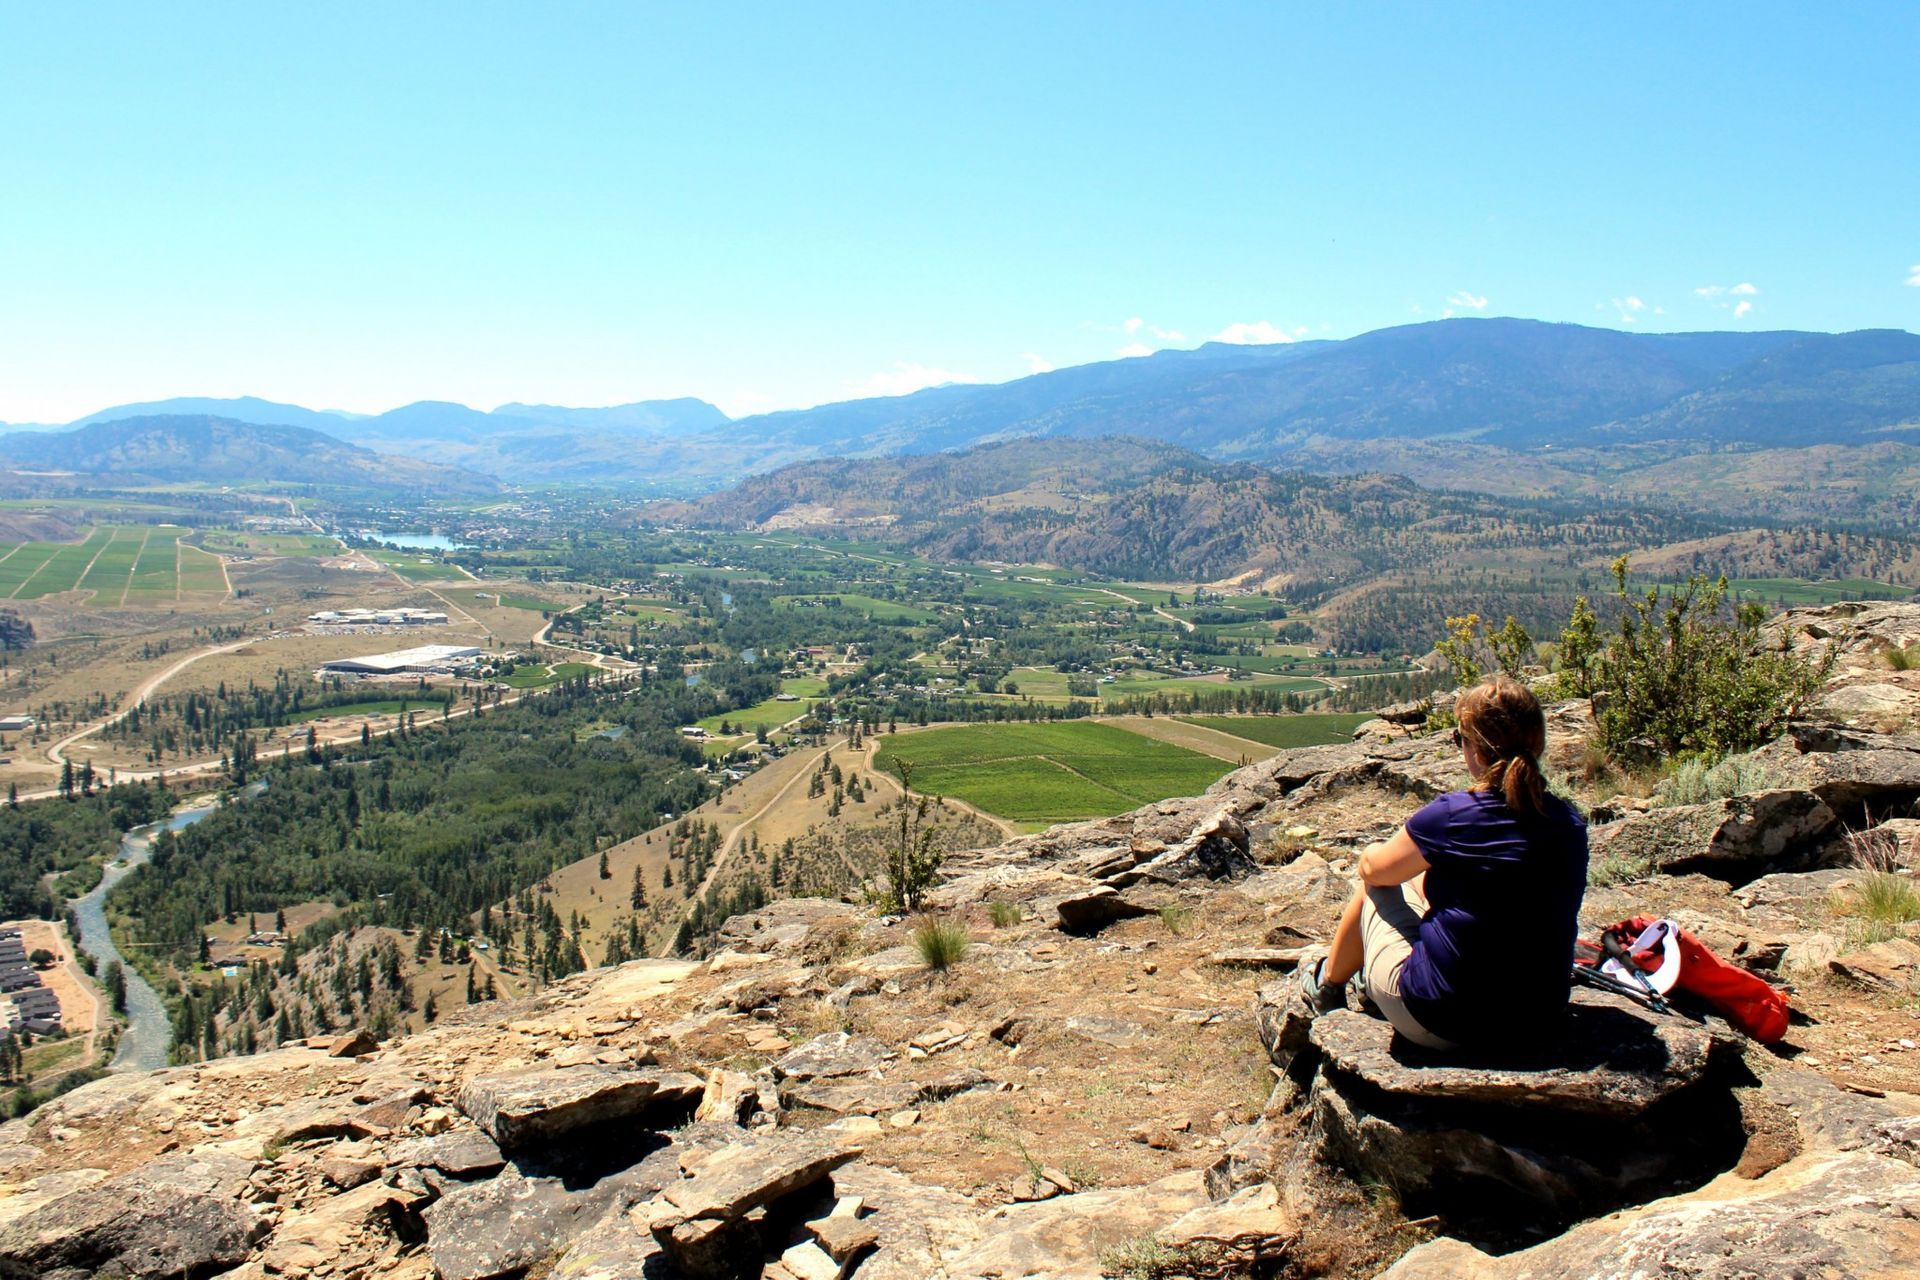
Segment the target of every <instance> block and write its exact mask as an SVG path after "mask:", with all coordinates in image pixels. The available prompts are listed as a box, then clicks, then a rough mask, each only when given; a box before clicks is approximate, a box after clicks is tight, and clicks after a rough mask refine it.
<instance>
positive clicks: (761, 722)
mask: <svg viewBox="0 0 1920 1280" xmlns="http://www.w3.org/2000/svg"><path fill="white" fill-rule="evenodd" d="M826 688H827V682H826V681H824V680H812V679H807V678H804V677H802V678H799V679H793V680H782V681H781V682H780V692H782V693H787V694H792V695H793V696H794V697H796V698H798V699H799V701H797V702H782V701H780V700H779V699H778V698H768V699H767V700H766V701H765V702H758V703H755V704H754V705H753V706H751V707H742V708H741V709H740V710H738V711H728V712H726V713H724V714H722V715H717V716H708V717H707V718H706V719H704V720H699V721H696V722H695V723H697V724H698V725H699V726H700V727H701V728H702V729H705V730H706V731H707V732H708V733H713V734H717V733H719V732H720V726H721V725H722V724H729V725H732V726H733V731H734V734H736V735H739V736H745V735H747V734H751V733H753V732H754V731H756V730H759V729H778V728H779V727H780V726H781V725H783V724H785V723H787V722H788V721H789V720H797V719H799V718H800V717H801V716H803V715H805V714H806V713H807V711H808V709H809V708H811V707H812V706H813V704H814V701H815V699H816V698H818V697H819V695H820V694H822V693H824V692H826ZM729 745H731V744H729Z"/></svg>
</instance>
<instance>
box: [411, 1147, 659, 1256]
mask: <svg viewBox="0 0 1920 1280" xmlns="http://www.w3.org/2000/svg"><path fill="white" fill-rule="evenodd" d="M678 1157H679V1153H678V1151H677V1149H676V1148H673V1147H662V1148H660V1149H659V1150H656V1151H655V1152H654V1153H652V1154H651V1155H649V1156H648V1157H647V1158H646V1159H644V1160H642V1161H641V1162H640V1163H639V1164H637V1165H634V1166H633V1167H631V1168H629V1169H626V1170H622V1171H620V1172H618V1173H614V1174H611V1175H609V1176H607V1177H603V1178H600V1179H598V1180H594V1181H588V1180H586V1179H582V1178H579V1177H576V1176H569V1175H567V1174H565V1173H557V1172H556V1173H551V1174H544V1173H526V1172H522V1171H521V1170H520V1169H518V1168H514V1167H512V1166H509V1167H508V1168H507V1169H506V1170H505V1171H504V1172H502V1173H501V1174H500V1176H499V1177H497V1178H490V1179H488V1180H487V1181H485V1182H476V1183H470V1184H468V1185H465V1186H457V1187H455V1188H453V1189H452V1190H450V1191H448V1193H447V1194H446V1195H445V1196H443V1197H441V1198H440V1199H439V1200H437V1201H435V1202H434V1203H433V1204H432V1205H430V1206H429V1207H428V1208H427V1210H426V1212H425V1213H424V1214H423V1215H422V1217H423V1218H424V1219H425V1221H426V1224H427V1248H428V1251H429V1252H430V1253H431V1254H432V1256H433V1268H434V1274H435V1275H436V1276H437V1277H439V1280H495V1277H499V1276H512V1275H518V1274H520V1273H521V1272H522V1271H524V1270H526V1268H528V1267H530V1266H532V1265H533V1264H534V1263H536V1262H538V1261H540V1260H541V1259H542V1258H546V1257H549V1256H551V1255H552V1254H553V1252H554V1250H555V1247H556V1246H558V1245H562V1244H565V1243H566V1242H568V1241H571V1240H573V1239H575V1238H576V1237H579V1236H581V1235H583V1234H585V1233H586V1232H588V1231H589V1230H590V1229H591V1228H593V1227H594V1226H595V1224H597V1223H600V1222H602V1221H604V1220H605V1219H607V1218H609V1217H611V1216H615V1215H624V1213H625V1211H626V1210H628V1209H630V1208H632V1207H633V1206H634V1205H636V1204H639V1203H640V1202H641V1201H643V1200H646V1199H648V1198H649V1197H651V1196H653V1195H656V1194H658V1192H659V1190H660V1188H661V1187H663V1186H665V1185H666V1184H667V1183H668V1182H669V1181H671V1180H674V1179H677V1178H678V1177H679V1176H680V1169H679V1163H678Z"/></svg>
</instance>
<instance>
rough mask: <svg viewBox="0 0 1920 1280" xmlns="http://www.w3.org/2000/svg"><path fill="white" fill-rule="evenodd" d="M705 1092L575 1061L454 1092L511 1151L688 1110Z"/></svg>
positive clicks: (675, 1074)
mask: <svg viewBox="0 0 1920 1280" xmlns="http://www.w3.org/2000/svg"><path fill="white" fill-rule="evenodd" d="M704 1087H705V1086H704V1084H703V1082H702V1081H701V1080H700V1078H699V1077H698V1076H693V1075H688V1074H687V1073H685V1072H682V1071H664V1070H661V1069H660V1068H657V1067H635V1066H605V1065H601V1064H599V1063H582V1064H581V1065H579V1066H572V1067H550V1068H541V1069H536V1070H532V1071H518V1072H512V1073H509V1074H505V1075H495V1076H482V1077H480V1078H478V1079H476V1080H474V1081H473V1083H471V1084H469V1085H468V1086H467V1087H466V1088H465V1089H464V1090H463V1091H462V1092H461V1094H460V1109H461V1110H462V1111H465V1112H466V1113H467V1114H468V1115H469V1116H471V1117H472V1118H473V1122H474V1123H475V1124H477V1125H479V1126H480V1128H481V1129H482V1130H484V1131H485V1132H486V1133H488V1134H489V1135H490V1136H491V1137H492V1138H493V1140H494V1141H495V1142H497V1143H499V1144H500V1149H501V1150H502V1151H508V1152H511V1151H514V1150H517V1149H520V1148H523V1147H530V1146H536V1145H541V1144H547V1143H552V1142H553V1141H555V1140H556V1139H559V1138H561V1137H563V1136H565V1135H567V1134H570V1133H573V1132H575V1131H576V1130H579V1129H583V1128H585V1127H587V1126H589V1125H600V1124H605V1123H607V1122H609V1121H615V1120H629V1119H633V1118H635V1117H636V1116H640V1115H642V1114H645V1113H648V1112H653V1113H656V1114H662V1113H666V1112H682V1111H684V1112H688V1113H691V1112H692V1111H693V1109H694V1107H695V1106H697V1105H698V1103H699V1101H700V1095H701V1091H702V1089H703V1088H704Z"/></svg>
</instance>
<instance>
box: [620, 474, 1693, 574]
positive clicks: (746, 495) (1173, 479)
mask: <svg viewBox="0 0 1920 1280" xmlns="http://www.w3.org/2000/svg"><path fill="white" fill-rule="evenodd" d="M638 518H639V519H640V520H641V521H643V522H645V523H650V524H655V525H671V524H684V525H690V526H698V527H707V528H734V529H801V530H812V531H814V532H816V533H832V534H844V535H852V536H858V537H864V538H868V539H871V540H875V541H882V542H889V543H894V544H898V545H903V546H906V547H910V548H912V549H913V550H916V551H920V552H923V553H925V554H928V555H931V556H935V557H937V558H945V559H955V560H993V561H1003V562H1007V563H1016V564H1059V565H1068V566H1071V567H1074V568H1080V569H1087V570H1090V571H1093V572H1098V573H1105V574H1112V575H1115V576H1118V577H1131V578H1146V579H1149V580H1153V579H1162V578H1177V579H1182V580H1196V579H1197V580H1214V579H1226V578H1234V577H1242V578H1250V579H1254V580H1258V581H1260V582H1263V583H1265V584H1266V585H1269V586H1273V587H1279V588H1285V589H1288V590H1292V591H1295V592H1296V593H1298V592H1299V591H1301V590H1302V589H1309V588H1312V587H1316V586H1320V587H1324V586H1332V585H1339V584H1342V583H1346V582H1350V581H1357V580H1360V579H1362V578H1365V577H1370V576H1374V575H1378V574H1380V573H1382V572H1384V571H1388V570H1391V569H1393V568H1395V567H1402V566H1410V565H1415V564H1422V565H1425V564H1430V563H1432V562H1434V561H1435V560H1437V559H1438V558H1440V557H1442V556H1444V555H1447V554H1451V553H1456V552H1460V551H1463V550H1466V549H1470V548H1473V547H1482V548H1492V547H1496V546H1501V545H1506V544H1510V543H1511V542H1512V541H1513V540H1515V539H1516V538H1518V537H1520V536H1521V535H1520V533H1519V530H1520V529H1521V528H1522V527H1525V526H1528V525H1532V526H1535V533H1534V534H1533V535H1532V539H1533V544H1534V545H1536V546H1537V545H1548V544H1551V545H1555V546H1560V547H1565V546H1588V545H1591V546H1595V547H1598V546H1611V545H1615V544H1617V543H1618V542H1619V541H1620V539H1621V537H1622V536H1624V530H1625V528H1626V526H1627V525H1629V524H1631V523H1632V521H1633V520H1634V519H1636V518H1637V517H1635V516H1633V515H1632V514H1631V513H1629V514H1627V515H1624V516H1623V515H1622V514H1621V513H1617V512H1616V513H1610V514H1606V515H1593V514H1589V513H1587V512H1584V511H1581V510H1579V509H1576V508H1566V509H1558V508H1553V507H1550V506H1548V505H1545V504H1541V503H1535V502H1526V503H1515V502H1512V501H1509V500H1505V499H1492V498H1486V497H1480V496H1477V495H1467V494H1449V493H1440V492H1434V491H1431V490H1426V489H1422V488H1421V487H1420V486H1418V485H1415V484H1414V483H1412V482H1411V481H1408V480H1405V479H1403V478H1401V477H1398V476H1380V475H1365V476H1315V475H1309V474H1307V473H1305V472H1298V471H1290V472H1280V471H1270V470H1267V469H1265V468H1262V467H1258V466H1254V465H1250V464H1246V463H1220V462H1212V461H1209V460H1208V459H1206V458H1203V457H1201V456H1199V455H1198V454H1194V453H1191V452H1188V451H1186V450H1181V449H1175V448H1171V447H1169V446H1166V445H1161V444H1157V443H1155V442H1152V441H1142V440H1135V439H1128V438H1104V439H1092V440H1080V439H1074V440H1014V441H1006V442H1002V443H999V444H993V445H983V446H981V447H979V448H977V449H971V450H965V451H962V452H957V453H946V454H936V455H930V456H918V457H902V458H879V459H838V458H836V459H829V460H823V461H819V462H803V463H795V464H793V465H791V466H788V467H783V468H781V469H780V470H777V471H774V472H771V473H769V474H767V475H763V476H755V477H753V478H751V479H749V480H746V481H743V482H742V483H740V484H739V485H737V486H735V487H734V488H732V489H729V490H725V491H723V492H720V493H715V494H711V495H709V496H707V497H704V498H700V499H697V500H695V501H692V502H657V503H651V504H649V505H647V506H645V507H642V508H641V509H640V510H639V512H638ZM1645 518H1646V520H1647V522H1648V523H1647V524H1646V525H1645V529H1646V530H1647V531H1653V530H1656V529H1657V530H1659V531H1662V532H1663V533H1664V534H1665V535H1666V537H1667V538H1668V539H1670V540H1677V539H1681V538H1691V537H1699V536H1704V535H1706V534H1708V533H1709V532H1712V531H1715V530H1718V529H1721V528H1724V527H1725V526H1723V525H1719V524H1715V523H1710V522H1706V521H1702V520H1698V519H1694V518H1688V517H1678V516H1676V517H1661V516H1657V515H1652V514H1648V515H1647V516H1646V517H1645ZM1623 520H1624V521H1625V522H1626V524H1623ZM1602 526H1605V528H1606V529H1607V530H1609V531H1610V532H1604V533H1603V532H1601V528H1602Z"/></svg>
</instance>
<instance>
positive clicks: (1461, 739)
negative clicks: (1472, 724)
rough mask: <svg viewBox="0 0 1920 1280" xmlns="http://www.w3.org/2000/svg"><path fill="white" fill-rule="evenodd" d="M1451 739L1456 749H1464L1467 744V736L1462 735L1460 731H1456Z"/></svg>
mask: <svg viewBox="0 0 1920 1280" xmlns="http://www.w3.org/2000/svg"><path fill="white" fill-rule="evenodd" d="M1449 737H1450V740H1451V741H1452V743H1453V745H1454V746H1456V747H1464V746H1465V745H1466V744H1467V735H1466V734H1464V733H1461V732H1460V731H1459V730H1458V729H1455V730H1454V731H1453V733H1452V734H1451V735H1449Z"/></svg>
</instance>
